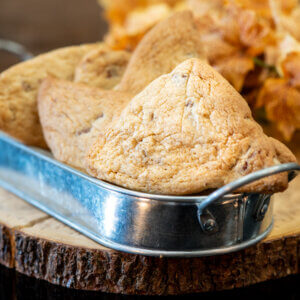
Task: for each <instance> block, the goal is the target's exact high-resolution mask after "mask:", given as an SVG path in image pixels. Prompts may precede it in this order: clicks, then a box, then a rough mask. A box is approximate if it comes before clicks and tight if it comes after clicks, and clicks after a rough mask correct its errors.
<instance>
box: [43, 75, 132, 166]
mask: <svg viewBox="0 0 300 300" xmlns="http://www.w3.org/2000/svg"><path fill="white" fill-rule="evenodd" d="M130 98H131V96H129V95H127V94H125V93H121V92H117V91H106V90H100V89H97V88H92V87H89V86H85V85H81V84H78V83H73V82H69V81H65V80H58V79H53V78H47V79H45V80H44V81H43V82H42V84H41V86H40V89H39V93H38V111H39V116H40V121H41V124H42V128H43V132H44V136H45V139H46V141H47V144H48V146H49V148H50V149H51V151H52V153H53V155H54V157H55V158H56V159H58V160H60V161H62V162H65V163H67V164H70V165H72V166H74V167H77V168H83V167H84V164H83V162H84V158H85V155H86V149H88V147H89V146H90V145H91V144H92V143H93V142H94V141H95V138H96V137H97V136H98V135H99V134H100V133H101V132H103V131H104V130H105V128H106V126H107V125H108V124H109V123H110V122H111V121H112V120H113V119H114V118H115V117H116V116H119V115H120V113H121V111H122V109H123V108H124V106H125V105H126V104H127V103H128V100H129V99H130Z"/></svg>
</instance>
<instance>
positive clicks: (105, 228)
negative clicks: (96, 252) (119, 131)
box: [0, 133, 300, 257]
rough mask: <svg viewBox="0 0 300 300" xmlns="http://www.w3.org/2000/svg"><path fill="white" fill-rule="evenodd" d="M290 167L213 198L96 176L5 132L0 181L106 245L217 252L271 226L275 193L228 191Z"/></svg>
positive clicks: (254, 238) (140, 250) (178, 253)
mask: <svg viewBox="0 0 300 300" xmlns="http://www.w3.org/2000/svg"><path fill="white" fill-rule="evenodd" d="M292 170H300V166H299V165H298V164H295V163H289V164H282V165H277V166H274V167H270V168H267V169H264V170H261V171H258V172H255V173H252V174H250V175H247V176H245V177H243V178H241V179H238V180H237V181H235V182H233V183H230V184H228V185H226V186H224V187H222V188H220V189H218V190H216V191H215V192H213V193H212V194H210V195H209V196H197V195H193V196H167V195H153V194H147V193H140V192H136V191H132V190H128V189H124V188H121V187H118V186H115V185H113V184H109V183H107V182H104V181H101V180H97V179H95V178H92V177H90V176H88V175H86V174H84V173H82V172H80V171H77V170H75V169H73V168H71V167H69V166H66V165H64V164H62V163H60V162H58V161H56V160H54V159H53V158H52V156H51V155H50V154H49V153H48V152H46V151H42V150H39V149H33V148H30V147H27V146H25V145H23V144H21V143H19V142H17V141H16V140H14V139H12V138H10V137H8V136H7V135H5V134H3V133H0V186H2V187H3V188H5V189H7V190H9V191H11V192H13V193H14V194H16V195H17V196H19V197H21V198H23V199H24V200H26V201H27V202H29V203H30V204H32V205H34V206H36V207H37V208H39V209H41V210H43V211H45V212H46V213H48V214H49V215H51V216H53V217H54V218H56V219H58V220H60V221H61V222H63V223H65V224H67V225H69V226H70V227H72V228H74V229H76V230H77V231H79V232H81V233H83V234H84V235H86V236H88V237H90V238H91V239H93V240H95V241H96V242H98V243H100V244H102V245H104V246H106V247H109V248H112V249H115V250H120V251H125V252H129V253H136V254H142V255H151V256H174V257H191V256H207V255H216V254H223V253H228V252H232V251H236V250H240V249H243V248H245V247H248V246H250V245H252V244H254V243H256V242H258V241H259V240H261V239H263V238H264V237H265V236H266V235H267V234H268V233H269V231H270V230H271V228H272V223H273V219H272V197H271V196H270V195H263V194H229V193H231V192H233V191H234V190H235V189H237V188H238V187H240V186H243V185H245V184H247V183H249V182H252V181H255V180H257V179H259V178H263V177H265V176H269V175H271V174H276V173H279V172H283V171H292ZM289 174H290V179H292V177H294V176H295V174H294V172H290V173H289Z"/></svg>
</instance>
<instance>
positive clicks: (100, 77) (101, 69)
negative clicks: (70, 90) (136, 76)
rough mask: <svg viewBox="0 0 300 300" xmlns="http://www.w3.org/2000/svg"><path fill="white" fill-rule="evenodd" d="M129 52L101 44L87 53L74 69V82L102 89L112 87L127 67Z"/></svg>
mask: <svg viewBox="0 0 300 300" xmlns="http://www.w3.org/2000/svg"><path fill="white" fill-rule="evenodd" d="M129 58H130V53H129V52H127V51H114V50H112V49H110V48H109V47H108V46H105V45H103V46H102V47H101V48H99V49H94V50H92V51H91V52H89V53H87V54H86V55H85V56H84V57H83V59H82V61H81V62H80V63H79V65H78V66H77V67H76V71H75V80H74V81H75V82H78V83H85V84H87V85H89V86H94V87H98V88H102V89H106V90H109V89H112V88H114V87H115V86H116V85H117V84H118V83H119V82H120V80H121V78H122V76H123V73H124V71H125V69H126V67H127V64H128V61H129Z"/></svg>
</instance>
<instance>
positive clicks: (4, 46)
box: [0, 39, 33, 61]
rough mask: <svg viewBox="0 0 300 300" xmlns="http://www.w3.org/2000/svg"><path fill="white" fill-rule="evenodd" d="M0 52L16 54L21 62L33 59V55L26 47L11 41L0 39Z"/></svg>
mask: <svg viewBox="0 0 300 300" xmlns="http://www.w3.org/2000/svg"><path fill="white" fill-rule="evenodd" d="M0 50H4V51H7V52H10V53H13V54H15V55H16V56H18V57H19V58H20V60H21V61H25V60H28V59H31V58H33V54H31V53H30V52H29V51H27V49H26V48H25V47H24V46H22V45H21V44H19V43H16V42H13V41H10V40H5V39H0Z"/></svg>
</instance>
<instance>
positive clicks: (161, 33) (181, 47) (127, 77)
mask: <svg viewBox="0 0 300 300" xmlns="http://www.w3.org/2000/svg"><path fill="white" fill-rule="evenodd" d="M204 56H205V54H204V51H203V46H202V43H201V40H200V36H199V34H198V31H197V29H196V23H195V20H194V17H193V14H192V13H191V12H189V11H183V12H178V13H175V14H174V15H172V16H171V17H169V18H168V19H166V20H164V21H162V22H160V23H159V24H157V25H156V26H155V27H154V28H153V29H152V30H150V31H149V32H148V33H147V34H146V35H145V36H144V38H143V39H142V40H141V42H140V43H139V45H138V46H137V48H136V49H135V51H134V52H133V54H132V56H131V59H130V61H129V64H128V67H127V68H126V71H125V73H124V76H123V78H122V80H121V82H120V84H119V86H118V90H121V91H126V92H129V93H132V94H137V93H139V92H140V91H141V90H143V88H145V87H146V86H147V85H148V84H149V83H150V82H151V81H152V80H154V79H156V78H157V77H159V76H160V75H162V74H166V73H169V72H171V71H172V69H173V68H175V67H176V66H177V65H178V64H179V63H181V62H183V61H184V60H186V59H188V58H193V57H196V58H204Z"/></svg>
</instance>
